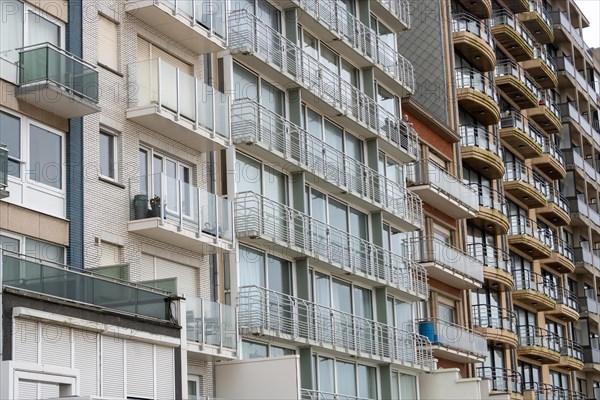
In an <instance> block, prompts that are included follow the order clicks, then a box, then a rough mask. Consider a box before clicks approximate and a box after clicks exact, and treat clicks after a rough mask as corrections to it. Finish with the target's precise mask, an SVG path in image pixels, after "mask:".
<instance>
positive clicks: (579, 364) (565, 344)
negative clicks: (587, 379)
mask: <svg viewBox="0 0 600 400" xmlns="http://www.w3.org/2000/svg"><path fill="white" fill-rule="evenodd" d="M557 364H558V365H559V366H561V367H564V368H569V369H574V370H576V371H581V370H582V369H583V347H581V345H580V344H579V343H576V342H574V341H573V340H570V339H564V338H561V343H560V361H559V362H558V363H557Z"/></svg>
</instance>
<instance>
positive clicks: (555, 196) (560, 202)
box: [548, 185, 571, 214]
mask: <svg viewBox="0 0 600 400" xmlns="http://www.w3.org/2000/svg"><path fill="white" fill-rule="evenodd" d="M548 202H550V203H554V204H556V205H557V206H558V207H559V208H560V209H561V210H563V211H564V212H566V213H567V214H571V206H570V205H569V200H567V198H566V197H565V196H563V194H562V193H561V192H559V191H558V189H557V188H555V187H554V186H551V185H550V186H549V191H548Z"/></svg>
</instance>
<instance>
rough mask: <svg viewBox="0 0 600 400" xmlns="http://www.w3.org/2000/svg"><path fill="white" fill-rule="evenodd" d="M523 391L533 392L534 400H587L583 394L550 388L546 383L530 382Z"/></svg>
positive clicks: (554, 387) (556, 387) (555, 387)
mask: <svg viewBox="0 0 600 400" xmlns="http://www.w3.org/2000/svg"><path fill="white" fill-rule="evenodd" d="M525 390H529V391H532V392H533V399H534V400H587V399H588V397H587V396H586V395H584V394H583V393H580V392H576V391H573V390H568V389H563V388H560V387H558V386H552V385H549V384H547V383H539V382H531V383H529V384H528V385H527V386H526V387H525Z"/></svg>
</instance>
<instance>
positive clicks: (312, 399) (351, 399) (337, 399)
mask: <svg viewBox="0 0 600 400" xmlns="http://www.w3.org/2000/svg"><path fill="white" fill-rule="evenodd" d="M332 399H333V400H369V398H367V397H358V396H352V395H349V394H340V393H332V392H325V391H322V390H312V389H301V390H300V400H332Z"/></svg>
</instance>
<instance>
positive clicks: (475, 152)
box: [460, 146, 504, 179]
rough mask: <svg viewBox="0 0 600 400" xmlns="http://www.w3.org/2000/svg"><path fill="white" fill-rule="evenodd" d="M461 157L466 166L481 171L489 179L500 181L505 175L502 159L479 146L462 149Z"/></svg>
mask: <svg viewBox="0 0 600 400" xmlns="http://www.w3.org/2000/svg"><path fill="white" fill-rule="evenodd" d="M460 156H461V158H462V161H463V163H464V164H465V165H468V166H470V167H471V168H473V169H475V170H477V171H481V174H482V175H483V176H485V177H486V178H488V179H498V178H501V177H502V176H503V175H504V164H503V162H502V159H501V158H500V157H499V156H498V155H496V154H494V153H493V152H491V151H489V150H486V149H484V148H481V147H477V146H466V147H461V149H460Z"/></svg>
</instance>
